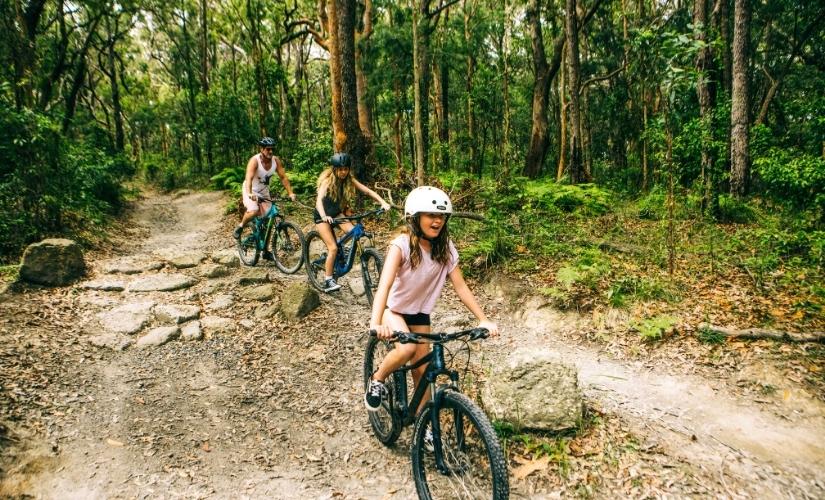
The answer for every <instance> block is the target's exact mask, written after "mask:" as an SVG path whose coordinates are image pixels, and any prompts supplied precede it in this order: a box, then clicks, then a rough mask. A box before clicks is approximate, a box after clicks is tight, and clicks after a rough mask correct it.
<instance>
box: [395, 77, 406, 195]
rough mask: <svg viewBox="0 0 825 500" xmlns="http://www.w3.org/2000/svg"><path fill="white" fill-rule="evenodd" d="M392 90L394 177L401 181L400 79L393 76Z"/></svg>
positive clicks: (402, 170) (402, 168)
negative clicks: (393, 97) (393, 101)
mask: <svg viewBox="0 0 825 500" xmlns="http://www.w3.org/2000/svg"><path fill="white" fill-rule="evenodd" d="M393 92H394V93H395V117H394V118H393V120H392V143H393V152H394V153H395V173H396V179H398V180H399V181H401V180H402V179H403V178H404V163H403V162H402V161H401V147H402V142H403V141H402V139H401V113H402V110H403V107H402V104H401V81H400V80H399V79H398V78H395V80H394V81H393Z"/></svg>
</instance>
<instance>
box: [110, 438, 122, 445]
mask: <svg viewBox="0 0 825 500" xmlns="http://www.w3.org/2000/svg"><path fill="white" fill-rule="evenodd" d="M106 444H108V445H109V446H123V443H121V442H120V441H116V440H114V439H111V438H109V439H107V440H106Z"/></svg>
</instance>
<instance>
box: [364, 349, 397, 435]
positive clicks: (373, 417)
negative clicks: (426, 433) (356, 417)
mask: <svg viewBox="0 0 825 500" xmlns="http://www.w3.org/2000/svg"><path fill="white" fill-rule="evenodd" d="M392 348H393V347H392V344H391V343H389V342H386V341H384V340H380V339H379V338H378V337H372V336H371V337H370V338H369V341H368V342H367V350H366V352H365V353H364V390H365V391H366V389H367V385H368V384H369V382H370V378H371V377H372V374H373V373H375V370H377V369H378V366H379V365H380V364H381V360H383V359H384V357H386V355H387V353H388V352H390V351H391V350H392ZM396 375H397V374H395V373H393V374H392V375H390V376H389V378H388V379H387V380H385V381H384V385H385V386H386V387H387V398H386V399H385V400H384V401H382V402H381V408H379V409H378V410H377V411H368V412H367V414H368V415H369V420H370V426H371V427H372V432H373V433H374V434H375V437H377V438H378V440H379V441H381V443H382V444H384V445H385V446H392V445H393V444H395V441H396V440H397V439H398V436H399V435H401V416H400V415H398V413H397V412H396V411H395V407H394V405H395V393H396V387H395V384H394V381H395V377H396Z"/></svg>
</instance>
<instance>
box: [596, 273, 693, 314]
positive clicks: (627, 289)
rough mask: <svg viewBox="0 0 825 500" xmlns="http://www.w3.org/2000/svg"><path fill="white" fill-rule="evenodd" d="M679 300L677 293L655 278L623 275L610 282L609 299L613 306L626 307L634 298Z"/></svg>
mask: <svg viewBox="0 0 825 500" xmlns="http://www.w3.org/2000/svg"><path fill="white" fill-rule="evenodd" d="M654 299H663V300H666V301H668V302H673V301H675V300H677V296H676V294H674V293H673V292H671V291H670V290H668V289H667V288H665V287H664V286H662V284H661V283H659V282H657V281H655V280H649V279H645V278H643V277H641V276H622V277H620V278H618V279H616V280H614V281H613V283H611V284H610V289H608V291H607V301H608V303H609V304H610V305H612V306H613V307H624V306H625V305H627V304H628V303H629V302H630V301H632V300H654Z"/></svg>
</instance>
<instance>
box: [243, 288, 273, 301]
mask: <svg viewBox="0 0 825 500" xmlns="http://www.w3.org/2000/svg"><path fill="white" fill-rule="evenodd" d="M240 296H241V297H242V298H244V299H246V300H258V301H264V300H269V299H271V298H272V297H274V296H275V286H274V285H260V286H253V287H250V288H244V289H242V290H241V291H240Z"/></svg>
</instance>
